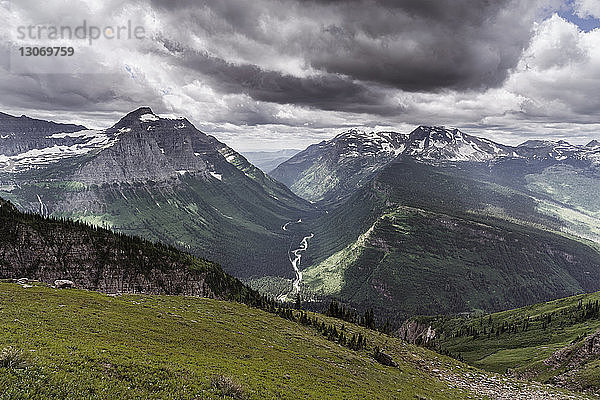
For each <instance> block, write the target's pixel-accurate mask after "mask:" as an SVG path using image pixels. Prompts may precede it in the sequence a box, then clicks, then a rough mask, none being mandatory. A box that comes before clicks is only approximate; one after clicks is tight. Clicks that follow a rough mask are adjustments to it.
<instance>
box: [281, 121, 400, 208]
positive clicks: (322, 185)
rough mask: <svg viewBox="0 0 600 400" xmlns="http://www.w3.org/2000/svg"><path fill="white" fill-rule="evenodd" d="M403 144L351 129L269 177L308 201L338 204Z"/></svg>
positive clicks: (388, 135)
mask: <svg viewBox="0 0 600 400" xmlns="http://www.w3.org/2000/svg"><path fill="white" fill-rule="evenodd" d="M405 141H406V137H405V135H402V134H400V133H396V132H371V133H367V132H365V131H361V130H357V129H352V130H349V131H347V132H343V133H341V134H339V135H337V136H336V137H335V138H333V139H331V140H329V141H323V142H321V143H319V144H313V145H311V146H309V147H308V148H307V149H306V150H304V151H302V152H300V153H298V154H296V155H295V156H294V157H292V158H290V159H289V160H287V161H286V162H284V163H282V164H280V165H279V166H278V167H277V168H275V169H274V170H273V171H271V173H270V175H271V176H272V177H273V178H275V179H277V180H279V181H280V182H283V183H284V184H286V185H287V186H288V187H289V188H291V189H292V191H293V192H294V193H296V194H297V195H299V196H300V197H303V198H305V199H307V200H310V201H313V202H314V201H323V200H327V201H338V200H341V199H343V198H344V197H345V196H346V195H348V194H349V193H351V192H352V191H354V190H355V189H356V188H357V187H360V186H362V185H363V184H365V183H366V182H368V180H369V179H370V178H372V177H373V175H374V173H375V172H377V171H378V170H379V169H380V168H382V167H383V166H384V165H385V164H387V163H388V162H389V161H391V160H392V159H394V157H395V156H396V155H398V154H399V153H400V152H401V151H403V150H404V146H405Z"/></svg>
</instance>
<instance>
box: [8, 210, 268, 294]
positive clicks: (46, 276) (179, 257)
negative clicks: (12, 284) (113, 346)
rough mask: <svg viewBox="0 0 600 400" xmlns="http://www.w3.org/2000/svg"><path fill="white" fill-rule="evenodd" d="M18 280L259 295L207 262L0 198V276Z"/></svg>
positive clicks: (109, 290)
mask: <svg viewBox="0 0 600 400" xmlns="http://www.w3.org/2000/svg"><path fill="white" fill-rule="evenodd" d="M20 278H28V279H36V280H40V281H43V282H47V283H50V284H51V283H54V281H55V280H68V281H71V282H73V284H74V286H75V287H78V288H84V289H91V290H99V291H103V292H107V293H136V292H143V293H153V294H172V295H175V294H187V295H193V296H205V297H217V298H223V299H236V300H240V301H241V300H245V301H250V300H252V299H253V298H258V294H257V293H256V292H253V291H251V290H249V289H248V288H247V287H245V286H244V285H243V284H242V283H241V282H240V281H238V280H237V279H235V278H233V277H232V276H230V275H227V274H226V273H224V272H223V270H222V269H221V267H219V266H218V265H217V264H214V263H212V262H210V261H206V260H203V259H198V258H195V257H193V256H191V255H189V254H187V253H183V252H181V251H179V250H176V249H175V248H173V247H169V246H164V245H161V244H157V243H152V242H149V241H147V240H143V239H139V238H136V237H129V236H125V235H123V234H117V233H113V232H111V231H109V230H106V229H103V228H94V227H90V226H87V225H84V224H81V223H77V222H72V221H60V220H55V219H49V218H45V217H41V216H39V215H36V214H24V213H21V212H19V211H18V210H17V209H16V208H15V207H14V206H13V205H12V204H10V203H8V202H6V201H5V200H2V199H0V279H20Z"/></svg>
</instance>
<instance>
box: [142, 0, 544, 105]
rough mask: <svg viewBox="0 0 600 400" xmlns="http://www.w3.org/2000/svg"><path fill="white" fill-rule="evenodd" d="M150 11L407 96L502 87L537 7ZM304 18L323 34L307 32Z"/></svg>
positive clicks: (239, 4)
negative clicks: (280, 28)
mask: <svg viewBox="0 0 600 400" xmlns="http://www.w3.org/2000/svg"><path fill="white" fill-rule="evenodd" d="M152 4H153V5H154V6H155V7H157V8H158V9H163V10H169V12H172V13H176V14H177V15H178V17H183V18H186V15H187V16H188V17H189V18H188V23H186V24H184V25H183V26H185V29H194V27H195V28H196V29H201V30H205V31H208V32H211V33H215V34H224V35H226V34H231V35H241V36H243V37H245V38H248V39H249V40H252V41H255V42H259V43H263V44H268V45H269V46H272V47H276V48H278V51H279V52H280V53H281V54H297V55H298V56H299V57H302V58H303V61H304V62H305V63H306V65H308V66H310V67H312V68H314V69H316V70H318V71H321V72H324V73H330V74H341V75H345V76H347V77H349V78H350V79H353V80H362V81H367V82H376V83H380V84H383V85H388V86H390V87H393V88H397V89H401V90H406V91H439V90H442V89H459V90H464V89H476V90H483V89H486V88H489V87H496V86H499V85H500V84H501V83H502V82H503V81H504V80H505V78H506V76H507V73H508V71H509V70H510V69H511V68H512V67H514V66H515V65H516V63H517V61H518V60H519V57H520V55H521V53H522V50H523V48H524V47H526V46H527V44H528V42H529V39H530V36H531V23H532V20H533V17H534V14H535V12H536V10H537V8H538V7H537V6H538V1H537V0H533V1H528V2H522V1H515V0H394V1H391V0H344V1H341V0H337V1H336V0H329V1H323V0H321V1H316V0H314V1H304V0H303V1H293V0H286V1H265V0H262V1H261V0H256V1H253V2H247V1H240V0H228V1H222V0H219V1H203V2H194V1H191V0H176V1H166V0H153V1H152ZM182 10H184V11H183V12H182ZM199 10H201V11H199ZM290 13H293V14H294V18H289V14H290ZM261 20H262V21H267V23H271V24H277V23H278V21H279V22H281V23H285V24H286V25H289V26H290V27H292V28H293V27H294V25H296V26H297V27H298V29H297V31H296V33H295V34H290V35H286V36H283V37H279V36H278V35H277V34H271V35H270V34H269V29H268V27H267V29H266V30H265V29H264V27H262V26H261V24H260V23H259V22H260V21H261ZM306 21H310V22H312V23H313V24H315V26H317V29H314V30H310V31H306V30H303V28H305V27H306ZM276 101H277V100H276Z"/></svg>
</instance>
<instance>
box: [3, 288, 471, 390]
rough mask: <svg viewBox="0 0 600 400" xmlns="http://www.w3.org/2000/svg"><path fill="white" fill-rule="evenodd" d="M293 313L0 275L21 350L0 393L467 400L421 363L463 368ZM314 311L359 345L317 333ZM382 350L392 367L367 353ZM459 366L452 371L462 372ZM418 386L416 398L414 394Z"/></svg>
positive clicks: (6, 313) (13, 337) (8, 341)
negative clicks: (19, 366)
mask: <svg viewBox="0 0 600 400" xmlns="http://www.w3.org/2000/svg"><path fill="white" fill-rule="evenodd" d="M293 313H294V315H295V316H296V319H298V321H297V322H294V321H291V320H289V319H285V318H280V317H278V316H276V315H274V314H270V313H266V312H263V311H260V310H258V309H254V308H250V307H248V306H246V305H242V304H236V303H229V302H224V301H217V300H210V299H201V298H192V297H181V296H171V297H170V296H142V295H123V296H117V297H114V296H107V295H103V294H99V293H94V292H88V291H81V290H57V289H51V288H47V287H43V286H34V287H30V288H23V287H21V286H18V285H15V284H6V283H4V284H0V326H2V330H0V348H7V347H9V346H12V347H13V348H18V349H20V350H22V351H23V352H25V353H27V354H28V355H29V356H28V357H29V358H30V366H28V367H27V368H25V369H23V370H13V369H7V368H2V367H0V386H1V387H2V388H3V392H2V394H0V398H1V399H39V398H44V399H81V398H85V399H115V398H127V399H147V398H153V399H172V398H177V399H227V398H244V399H249V400H250V399H257V400H258V399H261V400H263V399H298V398H302V399H358V398H369V399H414V398H427V399H440V400H441V399H448V398H452V399H466V398H468V397H469V396H473V394H472V393H470V392H467V391H462V390H456V389H452V388H451V387H450V386H449V385H448V384H447V383H445V382H443V381H440V380H438V379H437V378H435V377H434V376H435V375H429V374H428V373H427V372H426V371H424V369H423V365H424V363H425V364H426V363H435V365H439V366H438V368H443V369H447V370H449V371H455V372H454V373H456V374H467V373H472V372H473V370H471V369H469V368H466V367H465V366H461V365H459V363H457V362H454V361H452V360H451V359H448V358H446V357H443V356H439V355H436V354H435V353H432V352H430V351H428V350H425V349H421V348H418V347H415V346H410V345H407V344H405V343H402V342H400V341H399V340H397V339H394V338H391V337H388V336H385V335H382V334H378V333H375V332H373V331H370V330H368V329H365V328H360V327H357V326H355V325H352V324H349V323H344V322H343V321H339V320H336V319H333V318H327V317H324V316H316V315H313V314H308V313H304V312H297V311H293ZM300 315H306V316H307V317H308V318H319V320H321V321H322V322H324V323H327V324H328V325H333V326H335V328H336V330H337V331H342V332H345V335H346V337H352V335H356V336H358V335H359V334H360V335H363V336H364V337H365V338H366V342H367V343H368V348H364V349H362V350H351V349H349V348H348V347H345V346H340V345H339V344H338V343H337V342H334V341H331V340H328V338H327V337H326V336H324V334H323V333H322V332H319V331H318V330H316V329H314V327H313V326H312V325H310V324H303V323H301V322H300V321H299V318H298V317H299V316H300ZM374 346H378V347H379V348H385V349H386V352H387V353H388V354H390V355H391V356H392V357H393V358H394V360H395V361H396V362H397V363H398V364H399V368H390V367H385V366H383V365H380V364H379V363H377V362H375V361H374V360H373V358H372V352H373V349H374ZM461 376H462V375H461ZM418 396H420V397H418Z"/></svg>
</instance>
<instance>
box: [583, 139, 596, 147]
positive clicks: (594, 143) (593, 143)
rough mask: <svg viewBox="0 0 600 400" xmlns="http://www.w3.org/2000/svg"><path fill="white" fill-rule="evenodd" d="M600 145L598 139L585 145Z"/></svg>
mask: <svg viewBox="0 0 600 400" xmlns="http://www.w3.org/2000/svg"><path fill="white" fill-rule="evenodd" d="M598 146H600V142H599V141H597V140H592V141H591V142H589V143H588V144H586V145H585V147H598Z"/></svg>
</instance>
